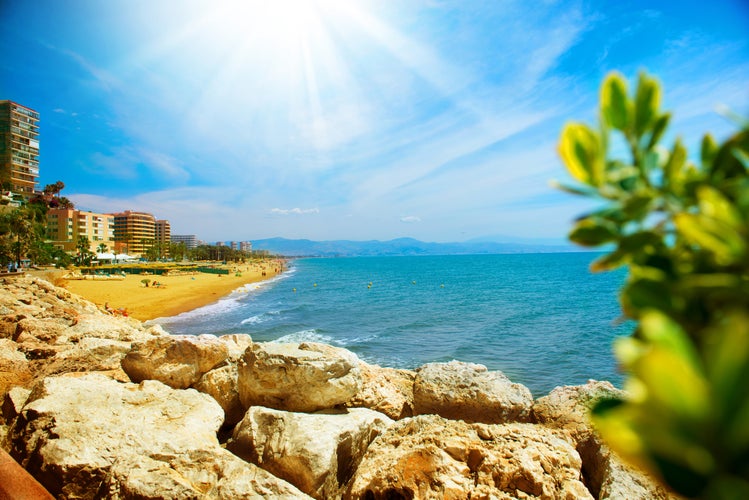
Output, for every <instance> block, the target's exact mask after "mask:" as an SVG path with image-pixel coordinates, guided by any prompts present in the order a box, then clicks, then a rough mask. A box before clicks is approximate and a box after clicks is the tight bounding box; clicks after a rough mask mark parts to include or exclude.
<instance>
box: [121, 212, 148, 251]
mask: <svg viewBox="0 0 749 500" xmlns="http://www.w3.org/2000/svg"><path fill="white" fill-rule="evenodd" d="M114 239H115V242H116V243H115V249H116V250H117V252H118V253H119V252H124V253H127V254H129V255H141V256H143V255H144V254H145V253H146V250H148V249H149V248H151V247H152V246H153V245H154V244H155V243H156V218H155V217H154V216H153V215H151V214H149V213H146V212H133V211H132V210H126V211H124V212H121V213H117V214H114Z"/></svg>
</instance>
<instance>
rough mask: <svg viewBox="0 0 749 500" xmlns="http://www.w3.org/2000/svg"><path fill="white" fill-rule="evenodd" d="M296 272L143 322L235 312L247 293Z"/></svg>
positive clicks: (244, 287) (255, 283)
mask: <svg viewBox="0 0 749 500" xmlns="http://www.w3.org/2000/svg"><path fill="white" fill-rule="evenodd" d="M295 272H296V268H295V267H291V268H289V269H287V270H286V271H284V272H283V273H281V274H278V275H276V276H274V277H272V278H270V279H267V280H263V281H256V282H254V283H247V284H246V285H243V286H241V287H239V288H237V289H236V290H234V291H233V292H232V293H230V294H229V295H227V296H226V297H222V298H220V299H219V300H218V301H216V302H214V303H212V304H208V305H206V306H203V307H199V308H197V309H193V310H191V311H186V312H183V313H180V314H178V315H176V316H168V317H162V318H155V319H152V320H148V321H146V322H145V324H146V325H155V324H163V323H170V322H172V321H179V322H181V321H183V320H190V321H194V320H199V319H201V318H210V317H212V316H216V315H220V314H226V313H228V312H231V311H235V310H237V309H239V308H240V307H242V305H243V304H242V299H243V298H245V297H246V296H247V294H248V293H251V292H255V291H258V290H260V289H263V288H266V287H269V286H272V285H273V284H275V283H278V282H279V281H281V280H284V279H287V278H289V277H291V276H292V275H293V274H294V273H295Z"/></svg>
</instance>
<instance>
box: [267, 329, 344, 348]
mask: <svg viewBox="0 0 749 500" xmlns="http://www.w3.org/2000/svg"><path fill="white" fill-rule="evenodd" d="M275 342H278V343H280V344H296V343H300V342H320V343H322V344H332V343H333V337H330V336H328V335H322V334H321V333H319V331H318V330H317V329H316V328H312V329H311V330H301V331H299V332H294V333H290V334H288V335H284V336H283V337H280V338H277V339H276V340H275Z"/></svg>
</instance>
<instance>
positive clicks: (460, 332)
mask: <svg viewBox="0 0 749 500" xmlns="http://www.w3.org/2000/svg"><path fill="white" fill-rule="evenodd" d="M597 256H598V254H595V253H587V252H576V253H539V254H503V255H446V256H413V257H412V256H408V257H351V258H305V259H296V260H292V261H290V262H289V264H288V268H287V270H286V271H285V272H283V273H282V274H280V275H278V276H276V277H274V278H272V279H270V280H267V281H264V282H261V283H253V284H249V285H246V286H245V287H244V288H242V289H240V290H237V291H236V292H234V293H233V294H231V295H230V296H228V297H225V298H223V299H221V300H219V301H218V302H216V303H214V304H211V305H208V306H206V307H202V308H200V309H196V310H193V311H190V312H186V313H183V314H180V315H178V316H174V317H169V318H159V319H156V320H152V321H151V322H150V323H158V324H161V325H162V326H163V328H164V329H165V330H167V331H168V332H170V333H173V334H187V335H199V334H213V335H224V334H229V333H247V334H250V335H251V336H252V338H253V340H254V341H256V342H265V341H278V342H303V341H313V342H325V343H328V344H331V345H334V346H339V347H344V348H346V349H348V350H350V351H353V352H354V353H356V354H357V355H358V356H359V358H360V359H362V360H364V361H366V362H367V363H372V364H378V365H381V366H388V367H393V368H408V369H414V368H417V367H419V366H421V365H423V364H425V363H431V362H447V361H451V360H459V361H464V362H470V363H479V364H482V365H485V366H486V367H487V368H488V369H490V370H499V371H502V372H503V373H504V374H505V375H507V376H508V377H509V378H510V379H511V380H512V381H514V382H519V383H522V384H524V385H526V386H527V387H528V388H529V389H530V390H531V392H532V393H533V395H534V396H535V397H539V396H542V395H544V394H547V393H548V392H549V391H551V390H552V389H553V388H554V387H557V386H561V385H578V384H584V383H586V382H587V381H588V380H589V379H596V380H608V381H610V382H612V383H613V384H614V385H616V386H621V382H622V378H623V376H622V373H620V371H619V370H618V369H617V364H616V360H615V359H614V356H613V354H612V341H613V340H614V339H615V338H616V337H617V336H622V335H629V334H631V333H632V331H633V328H634V326H633V324H632V323H631V322H626V321H622V319H621V309H620V306H619V303H618V299H617V297H618V292H619V289H620V288H621V286H622V285H623V282H624V279H625V274H624V272H623V271H619V272H613V273H601V274H593V273H591V272H590V271H589V269H588V268H589V265H590V263H591V261H592V260H593V259H594V258H596V257H597Z"/></svg>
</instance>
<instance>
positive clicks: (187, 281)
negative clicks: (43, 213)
mask: <svg viewBox="0 0 749 500" xmlns="http://www.w3.org/2000/svg"><path fill="white" fill-rule="evenodd" d="M225 268H226V269H228V270H229V271H230V272H229V274H228V275H217V274H208V273H201V272H195V273H189V274H178V275H165V276H158V275H138V274H129V275H126V276H125V277H124V279H121V280H73V279H71V280H67V283H66V284H65V288H67V289H68V290H70V291H71V292H73V293H75V294H78V295H80V296H82V297H84V298H86V299H88V300H90V301H91V302H94V303H95V304H96V305H98V306H100V307H101V308H102V309H104V308H105V305H106V306H107V307H109V308H110V309H112V310H115V311H116V310H125V311H127V314H128V316H131V317H133V318H136V319H139V320H141V321H145V320H149V319H155V318H159V317H166V316H175V315H177V314H180V313H182V312H185V311H190V310H192V309H197V308H198V307H202V306H205V305H208V304H212V303H214V302H216V301H218V300H219V299H220V298H222V297H225V296H226V295H229V294H230V293H232V292H233V291H235V290H237V289H239V288H241V287H242V286H243V285H246V284H248V283H254V282H257V281H262V280H266V279H269V278H272V277H273V276H275V275H276V274H277V273H276V270H277V269H280V268H281V263H280V262H278V261H268V262H266V263H265V264H264V265H259V264H242V265H228V266H225ZM263 272H265V276H263ZM143 279H150V280H155V281H158V282H159V283H160V286H158V287H154V286H149V287H145V286H144V284H143V283H142V280H143Z"/></svg>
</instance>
